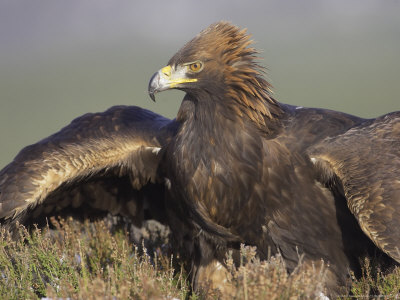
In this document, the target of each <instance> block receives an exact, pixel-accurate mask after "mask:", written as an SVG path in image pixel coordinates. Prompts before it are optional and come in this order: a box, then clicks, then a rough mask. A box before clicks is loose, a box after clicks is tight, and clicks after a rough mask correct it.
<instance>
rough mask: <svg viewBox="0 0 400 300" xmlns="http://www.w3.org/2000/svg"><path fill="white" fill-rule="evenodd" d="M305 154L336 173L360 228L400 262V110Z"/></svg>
mask: <svg viewBox="0 0 400 300" xmlns="http://www.w3.org/2000/svg"><path fill="white" fill-rule="evenodd" d="M310 157H311V158H312V159H313V160H314V162H316V163H317V164H318V163H322V164H324V165H325V166H324V168H325V169H326V171H327V172H331V171H333V173H334V174H335V175H336V176H337V177H338V178H339V179H340V181H341V182H342V185H343V190H344V194H345V196H346V199H347V204H348V206H349V208H350V210H351V212H352V213H353V214H354V215H355V217H356V218H357V220H358V222H359V224H360V226H361V228H362V230H363V231H364V232H365V233H366V234H367V235H368V236H369V237H370V238H371V240H372V241H373V242H374V243H375V244H376V245H377V246H378V247H380V248H381V249H382V250H383V251H385V252H386V253H387V254H389V255H390V256H391V257H392V258H394V259H396V260H397V261H398V262H400V251H399V250H400V112H394V113H391V114H387V115H384V116H382V117H380V118H377V119H374V120H369V121H367V122H366V123H364V124H361V125H359V126H356V127H354V128H352V129H350V130H348V131H347V132H346V133H344V134H342V135H339V136H336V137H332V138H328V139H326V140H324V141H323V142H321V143H319V144H318V145H316V146H315V147H314V148H313V149H311V150H310Z"/></svg>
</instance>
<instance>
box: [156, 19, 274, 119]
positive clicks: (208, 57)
mask: <svg viewBox="0 0 400 300" xmlns="http://www.w3.org/2000/svg"><path fill="white" fill-rule="evenodd" d="M251 44H252V40H250V35H248V34H247V32H246V30H245V29H240V28H238V27H236V26H234V25H232V24H231V23H229V22H218V23H215V24H212V25H210V26H209V27H207V28H206V29H204V30H203V31H201V32H200V33H199V34H198V35H197V36H196V37H194V38H193V39H192V40H191V41H189V42H188V43H187V44H186V45H185V46H183V47H182V48H181V49H180V50H179V51H178V52H177V53H176V54H175V55H174V56H173V57H172V58H171V59H170V61H169V62H168V65H167V66H166V67H164V68H162V69H161V70H159V71H158V72H156V73H155V74H154V75H153V77H152V78H151V80H150V83H149V94H150V97H151V98H152V99H153V100H154V99H155V98H154V95H155V94H156V93H158V92H161V91H165V90H168V89H180V90H183V91H185V92H186V93H187V94H189V95H191V96H192V98H195V99H196V100H197V101H198V102H201V101H210V100H212V101H220V102H223V104H224V105H226V106H229V105H231V104H232V105H236V106H237V105H238V104H239V107H241V108H239V109H237V111H238V113H239V114H243V113H244V114H246V115H248V116H249V117H250V118H251V119H252V120H253V121H256V122H257V123H260V124H265V120H264V119H265V117H269V118H271V117H272V115H273V114H275V111H274V110H272V111H271V108H270V106H271V105H275V104H276V103H275V101H274V100H273V98H272V97H271V90H270V84H269V83H268V82H267V81H266V80H265V79H264V78H263V74H264V69H263V67H261V66H260V65H259V64H258V63H257V53H258V52H257V50H256V49H255V48H253V47H251ZM242 110H247V111H243V112H242Z"/></svg>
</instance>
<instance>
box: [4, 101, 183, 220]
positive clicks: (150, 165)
mask: <svg viewBox="0 0 400 300" xmlns="http://www.w3.org/2000/svg"><path fill="white" fill-rule="evenodd" d="M175 127H176V123H175V121H170V120H168V119H166V118H164V117H162V116H160V115H157V114H155V113H152V112H150V111H147V110H144V109H141V108H139V107H133V106H129V107H128V106H116V107H112V108H110V109H108V110H107V111H105V112H102V113H95V114H86V115H83V116H81V117H79V118H77V119H75V120H73V121H72V122H71V124H69V125H68V126H66V127H65V128H63V129H62V130H60V131H59V132H57V133H55V134H54V135H52V136H50V137H48V138H46V139H44V140H41V141H39V142H38V143H36V144H33V145H30V146H28V147H25V148H24V149H22V150H21V152H20V153H19V154H18V155H17V156H16V157H15V159H14V160H13V161H12V162H11V163H10V164H9V165H7V166H6V167H5V168H4V169H3V170H1V171H0V220H2V222H3V223H14V222H15V221H16V220H18V221H19V222H21V223H24V222H26V221H27V220H32V219H35V218H36V217H38V216H40V215H43V214H44V215H48V214H50V213H52V212H54V211H61V210H64V209H66V208H67V207H69V208H71V207H72V208H79V209H78V211H80V212H81V213H85V212H87V213H88V214H89V213H90V212H88V211H87V209H95V210H99V211H107V212H111V213H114V214H118V213H120V214H122V215H127V216H130V217H134V218H136V220H137V221H138V220H139V221H140V218H141V216H142V215H143V205H144V202H145V201H146V200H150V201H149V202H150V205H152V203H151V201H153V199H149V198H154V201H159V202H157V203H162V202H160V198H162V197H163V188H164V187H163V185H162V184H160V183H159V182H158V180H157V179H158V167H159V162H160V159H161V154H162V151H161V152H160V149H161V148H162V147H163V145H165V144H166V143H168V140H169V139H170V138H171V137H172V136H173V135H174V128H175Z"/></svg>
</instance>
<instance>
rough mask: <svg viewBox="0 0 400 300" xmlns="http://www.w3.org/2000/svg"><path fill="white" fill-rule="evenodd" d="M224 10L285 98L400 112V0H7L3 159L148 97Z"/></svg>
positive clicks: (166, 110)
mask: <svg viewBox="0 0 400 300" xmlns="http://www.w3.org/2000/svg"><path fill="white" fill-rule="evenodd" d="M218 20H228V21H232V22H233V23H235V24H237V25H239V26H241V27H246V28H248V30H249V32H250V33H252V34H253V38H254V40H255V41H256V47H257V48H259V49H260V50H262V56H263V57H264V61H263V62H262V63H263V64H264V65H265V66H266V67H267V68H268V77H269V80H270V81H271V83H272V84H273V86H274V91H275V96H276V98H277V99H278V100H279V101H281V102H285V103H291V104H297V105H302V106H313V107H325V108H330V109H335V110H341V111H345V112H348V113H352V114H356V115H360V116H363V117H373V116H378V115H381V114H384V113H386V112H389V111H393V110H400V1H396V0H376V1H372V0H360V1H352V0H347V1H345V0H325V1H323V0H319V1H311V0H306V1H298V0H291V1H280V0H275V1H235V0H219V1H210V0H206V1H187V0H186V1H174V0H170V1H155V0H153V1H147V2H143V3H140V2H139V1H133V0H123V1H111V0H90V1H89V0H68V1H56V0H40V1H32V0H25V1H21V0H0V139H1V140H0V141H1V148H0V168H2V167H3V166H4V165H6V164H7V163H8V162H10V161H11V160H12V159H13V157H14V156H15V155H16V154H17V152H18V151H19V150H20V149H21V148H22V147H24V146H26V145H28V144H31V143H34V142H36V141H37V140H39V139H41V138H44V137H46V136H47V135H49V134H51V133H54V132H55V131H57V130H59V129H60V128H61V127H63V126H65V125H66V124H68V123H69V122H70V121H71V120H72V119H73V118H75V117H77V116H79V115H81V114H84V113H86V112H96V111H102V110H105V109H106V108H108V107H110V106H112V105H117V104H130V105H139V106H142V107H145V108H148V109H151V110H153V111H156V112H158V113H161V114H164V115H166V116H168V117H171V118H172V117H174V116H175V114H176V112H177V110H178V108H179V104H180V100H181V98H182V97H183V93H182V92H179V91H171V92H166V93H162V94H160V95H158V96H157V102H156V103H153V102H151V101H150V99H149V97H148V95H147V84H148V80H149V78H150V76H151V75H152V74H153V73H154V72H155V71H157V70H158V69H159V68H160V67H163V66H164V65H165V64H166V63H167V61H168V60H169V58H170V57H171V56H172V55H173V54H174V53H175V51H177V50H178V49H179V48H180V47H181V46H182V45H183V44H184V43H185V42H187V41H188V40H189V39H191V38H192V37H193V36H194V35H195V34H197V33H198V32H199V31H200V30H201V29H203V28H205V27H206V26H208V25H209V24H210V23H213V22H215V21H218Z"/></svg>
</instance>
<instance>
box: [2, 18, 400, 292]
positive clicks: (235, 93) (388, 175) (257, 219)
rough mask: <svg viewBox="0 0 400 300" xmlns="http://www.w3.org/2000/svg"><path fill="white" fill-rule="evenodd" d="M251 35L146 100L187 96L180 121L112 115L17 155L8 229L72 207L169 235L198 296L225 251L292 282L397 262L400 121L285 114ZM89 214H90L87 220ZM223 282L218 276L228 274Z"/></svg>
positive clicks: (190, 46)
mask: <svg viewBox="0 0 400 300" xmlns="http://www.w3.org/2000/svg"><path fill="white" fill-rule="evenodd" d="M251 43H252V42H251V40H250V38H249V35H248V34H247V33H246V31H245V30H241V29H239V28H237V27H236V26H234V25H232V24H230V23H227V22H219V23H216V24H213V25H211V26H209V27H208V28H206V29H205V30H203V31H202V32H200V33H199V34H198V35H197V36H196V37H194V38H193V39H192V40H191V41H190V42H188V43H187V44H186V45H185V46H184V47H183V48H182V49H181V50H179V51H178V52H177V53H176V54H175V55H174V56H173V57H172V58H171V59H170V61H169V62H168V64H167V66H166V67H164V68H162V69H161V70H160V71H158V72H157V73H155V74H154V76H153V77H152V78H151V81H150V83H149V94H150V96H151V98H152V99H153V100H154V95H155V93H157V92H161V91H164V90H168V89H180V90H183V91H184V92H186V95H185V97H184V98H183V101H182V104H181V107H180V109H179V112H178V114H177V117H176V119H174V120H169V119H166V118H164V117H162V116H159V115H157V114H155V113H152V112H150V111H147V110H144V109H141V108H138V107H127V106H117V107H112V108H110V109H109V110H107V111H105V112H103V113H95V114H86V115H84V116H82V117H79V118H77V119H75V120H74V121H72V123H71V124H70V125H68V126H66V127H65V128H63V129H62V130H61V131H59V132H57V133H55V134H54V135H52V136H50V137H48V138H46V139H44V140H41V141H39V142H38V143H36V144H34V145H31V146H28V147H26V148H24V149H23V150H21V152H20V153H19V154H18V155H17V156H16V158H15V159H14V160H13V161H12V162H11V163H10V164H9V165H7V166H6V167H5V168H4V169H3V170H2V171H1V172H0V193H1V194H0V218H1V220H2V222H3V223H4V224H5V226H13V224H14V223H15V222H16V221H19V222H21V223H29V222H33V221H34V220H35V218H37V217H40V216H41V215H48V214H51V213H53V214H54V213H57V212H58V211H62V210H63V209H67V208H68V207H72V208H80V209H79V211H80V212H85V213H86V214H87V215H90V214H91V213H92V211H94V210H100V211H101V210H102V211H108V212H111V213H113V214H121V215H125V216H129V217H131V218H132V219H133V220H134V221H136V222H138V223H140V220H141V218H143V211H144V209H145V207H147V206H149V207H150V208H151V211H153V212H156V213H157V214H158V216H157V217H159V218H161V219H163V220H164V221H165V222H167V224H168V225H169V226H170V228H171V230H172V236H173V239H174V244H175V246H176V249H178V251H181V253H183V257H185V258H186V259H187V261H188V262H189V268H190V270H191V273H190V274H191V276H192V280H193V284H194V287H195V288H196V287H197V286H198V284H199V283H201V282H202V281H203V280H205V279H210V280H211V281H213V282H212V283H213V284H214V286H218V285H219V284H220V282H218V278H220V273H223V272H224V270H223V268H220V266H219V265H218V264H219V263H220V264H222V265H223V263H224V259H225V254H226V252H227V251H228V250H233V251H237V249H239V247H240V244H241V243H244V244H248V245H253V246H256V247H257V253H258V255H259V256H260V258H261V259H266V258H267V257H268V255H269V253H271V254H276V253H280V254H281V255H282V257H283V258H284V260H285V263H286V266H287V268H288V270H289V271H290V270H293V268H294V267H295V266H296V265H297V263H298V260H299V255H301V254H304V262H305V263H315V264H318V263H319V262H320V261H321V259H322V260H323V261H325V262H326V263H328V264H329V268H328V279H327V286H328V288H330V289H331V291H334V290H335V289H336V287H337V286H339V285H344V284H346V281H347V279H348V278H349V277H348V276H349V271H351V270H355V271H356V270H359V268H360V265H359V258H360V257H362V256H363V255H373V253H374V251H382V255H387V256H388V258H389V259H391V260H393V263H395V262H400V252H399V248H400V112H394V113H390V114H387V115H384V116H382V117H379V118H376V119H362V118H359V117H355V116H352V115H348V114H345V113H341V112H336V111H331V110H326V109H315V108H303V107H300V106H291V105H285V104H282V103H279V102H278V101H276V100H275V99H274V98H273V97H272V94H271V90H270V84H269V83H268V82H267V81H266V80H265V79H264V77H263V74H264V70H263V68H262V67H261V66H260V65H259V64H258V63H257V51H256V50H255V49H254V48H253V47H252V46H251ZM82 207H84V209H82ZM221 270H222V271H221Z"/></svg>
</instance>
